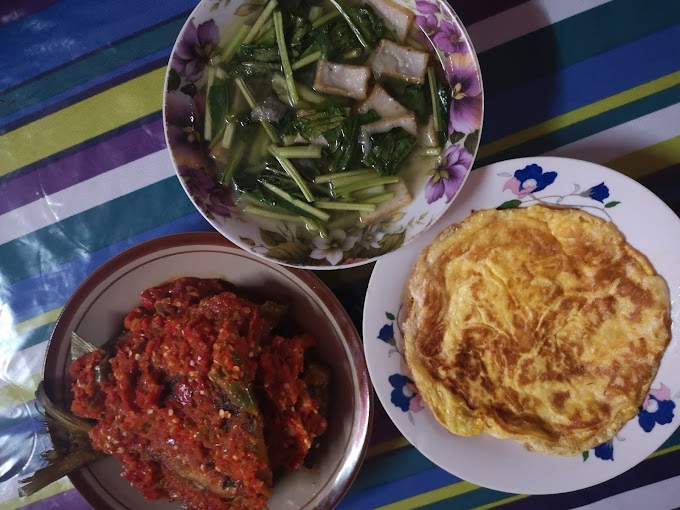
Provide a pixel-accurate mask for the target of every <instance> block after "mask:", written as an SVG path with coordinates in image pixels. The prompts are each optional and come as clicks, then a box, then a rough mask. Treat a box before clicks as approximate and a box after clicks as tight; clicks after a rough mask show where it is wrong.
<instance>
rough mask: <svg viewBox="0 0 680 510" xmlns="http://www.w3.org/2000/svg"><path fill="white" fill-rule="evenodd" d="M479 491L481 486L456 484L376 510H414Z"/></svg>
mask: <svg viewBox="0 0 680 510" xmlns="http://www.w3.org/2000/svg"><path fill="white" fill-rule="evenodd" d="M477 489H479V486H478V485H475V484H472V483H470V482H465V481H463V482H456V483H452V484H451V485H447V486H446V487H441V488H439V489H434V490H432V491H428V492H423V493H422V494H418V495H417V496H412V497H410V498H406V499H402V500H401V501H395V502H394V503H390V504H389V505H384V506H381V507H378V508H376V509H375V510H412V509H414V508H419V507H421V506H425V505H429V504H431V503H436V502H437V501H442V500H444V499H448V498H453V497H456V496H460V495H461V494H465V493H466V492H471V491H474V490H477Z"/></svg>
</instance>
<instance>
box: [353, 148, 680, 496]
mask: <svg viewBox="0 0 680 510" xmlns="http://www.w3.org/2000/svg"><path fill="white" fill-rule="evenodd" d="M532 163H535V164H537V165H539V166H541V167H546V166H549V165H550V164H551V163H557V164H560V165H570V164H571V165H578V166H580V167H591V168H597V169H598V170H599V171H601V172H603V173H605V174H608V175H612V176H614V177H615V178H616V179H620V181H622V182H625V183H626V185H627V186H631V187H632V188H634V192H635V194H636V195H638V196H644V197H645V198H646V199H647V200H652V201H654V202H655V203H656V206H657V207H658V208H659V211H661V212H662V213H663V214H667V215H669V218H668V219H669V220H671V221H674V222H675V224H676V227H677V229H678V231H680V217H678V215H677V214H676V213H675V211H673V209H671V208H670V207H669V206H668V204H666V203H665V202H664V201H663V200H662V199H661V198H660V197H658V196H657V195H656V194H655V193H653V192H652V191H651V190H649V189H648V188H647V187H645V186H644V185H643V184H641V183H640V182H638V181H637V180H635V179H633V178H631V177H629V176H627V175H625V174H624V173H622V172H619V171H617V170H614V169H612V168H609V167H606V166H604V165H602V164H599V163H594V162H591V161H585V160H580V159H576V158H568V157H560V156H525V157H519V158H511V159H507V160H501V161H497V162H494V163H490V164H488V165H485V166H484V167H480V168H476V169H474V170H473V171H472V172H471V173H474V172H477V171H486V172H491V171H493V167H498V166H500V165H504V166H509V165H514V166H516V167H517V168H522V167H523V166H526V165H527V164H532ZM468 191H469V190H468ZM460 204H461V202H458V205H459V206H460ZM454 210H455V206H453V207H451V208H449V209H448V210H447V211H446V212H445V214H444V215H442V217H441V218H440V219H439V220H438V221H437V222H436V223H435V224H434V225H433V226H432V227H431V229H432V232H437V234H435V236H436V235H438V233H439V232H441V231H443V230H444V229H445V228H446V227H448V226H449V225H452V224H454V223H455V221H454V220H453V219H449V218H450V216H452V215H453V213H454ZM673 218H674V220H673ZM625 235H626V233H625V232H624V236H625ZM417 242H418V241H416V243H417ZM414 246H415V245H412V246H411V247H410V248H411V250H415V247H414ZM424 248H425V246H423V247H421V248H420V249H419V250H418V251H417V253H420V252H421V251H422V249H424ZM636 249H637V248H636ZM407 252H408V249H406V250H404V251H403V252H401V254H400V256H405V254H406V253H407ZM390 255H392V254H390ZM415 256H417V254H415ZM645 257H647V258H648V259H649V257H648V255H647V254H645ZM396 258H397V256H396V255H394V256H393V257H392V258H390V257H389V256H388V257H386V258H384V259H380V260H378V261H376V265H375V267H374V270H373V272H372V273H371V278H370V280H369V284H368V290H367V293H366V300H365V301H364V308H363V322H362V334H363V336H364V338H365V339H366V338H370V337H371V334H372V333H371V332H368V331H367V327H368V326H370V325H369V324H368V321H369V319H368V317H369V314H368V313H367V311H370V310H368V308H369V307H374V306H375V303H377V301H378V299H379V298H380V293H379V292H378V291H377V290H376V289H377V288H378V287H379V285H378V283H377V274H378V269H379V266H381V267H384V266H387V265H388V264H394V263H395V262H396ZM650 262H651V263H652V265H653V266H655V263H654V260H650ZM395 266H396V267H395V268H396V269H397V270H396V271H395V270H394V269H393V270H392V272H393V273H396V274H402V273H403V274H404V275H405V276H404V283H405V282H406V281H407V280H408V278H409V275H410V274H411V270H412V267H411V266H408V267H406V265H404V267H403V268H399V266H397V265H396V264H395ZM398 269H402V271H399V270H398ZM655 269H656V267H655ZM669 290H671V294H670V303H671V313H672V309H673V307H674V305H675V303H674V295H673V293H672V289H669ZM369 298H372V300H373V301H372V300H371V299H369ZM399 304H400V305H401V304H402V301H401V298H400V300H399ZM397 320H398V318H397ZM373 333H375V332H373ZM373 336H374V335H373ZM674 341H675V342H680V337H677V338H676V337H675V336H673V334H672V330H671V340H670V341H669V343H668V346H667V349H668V347H670V346H671V343H672V342H674ZM368 345H369V344H368V342H366V341H364V354H365V356H366V362H367V365H368V367H369V375H370V376H371V380H372V381H373V380H374V379H375V377H376V376H377V374H376V373H375V365H376V361H375V360H373V361H369V359H372V358H370V355H369V350H370V349H371V348H370V347H368ZM666 352H667V350H666V351H665V352H664V357H665V356H666ZM678 362H680V361H678ZM661 363H663V358H662V362H661ZM371 367H374V368H373V370H372V368H371ZM660 367H661V364H660V365H659V368H660ZM380 375H383V374H382V373H381V374H380ZM657 376H658V374H657ZM657 376H655V379H654V381H652V384H654V383H655V381H656V377H657ZM374 389H375V393H376V395H377V397H378V401H379V402H380V403H381V405H382V406H383V407H384V408H385V410H386V414H387V415H388V416H389V418H390V420H391V421H392V423H393V424H394V426H395V427H396V428H397V430H399V432H400V433H401V434H402V435H403V436H404V438H405V439H406V440H407V441H409V443H410V444H411V445H412V446H413V447H414V448H415V449H416V450H417V451H418V452H419V453H421V454H422V455H423V456H425V457H426V458H427V459H428V460H430V461H431V462H433V463H434V464H435V465H436V466H438V467H439V468H441V469H442V470H444V471H447V472H448V473H451V474H453V475H454V476H456V477H458V478H460V479H461V480H466V481H469V482H471V483H474V484H476V485H479V486H480V487H485V488H488V489H491V490H497V491H503V492H509V493H518V494H519V493H521V494H527V495H548V494H562V493H567V492H573V491H577V490H582V489H586V488H589V487H593V486H596V485H599V484H601V483H604V482H607V481H611V480H612V479H614V478H617V477H619V476H620V475H622V474H624V473H626V472H628V471H629V470H631V469H632V468H634V467H635V466H637V465H639V464H640V463H642V462H643V461H644V460H645V459H646V458H647V456H648V455H650V454H652V453H653V452H654V451H657V450H658V449H659V448H660V447H661V446H662V445H663V444H664V442H665V441H667V440H668V438H669V437H670V436H671V435H672V434H673V433H674V432H675V431H676V430H678V429H680V423H675V424H674V425H672V429H671V430H670V432H669V434H668V435H665V436H664V438H663V439H662V440H661V441H660V442H659V444H658V445H657V446H656V447H655V449H654V450H652V451H650V452H647V453H646V454H645V456H644V457H642V458H641V459H640V460H639V461H637V462H635V463H634V464H630V465H628V466H627V467H625V468H624V469H623V470H622V471H619V472H618V473H616V474H614V475H612V476H609V477H607V478H604V479H602V480H599V481H595V482H589V483H586V484H580V485H575V486H570V487H565V488H562V489H559V490H547V491H546V490H540V489H535V490H527V489H526V487H522V488H520V490H519V491H518V488H513V487H512V486H510V485H504V484H502V483H500V484H496V483H493V482H492V483H489V482H488V481H487V480H485V479H480V478H475V477H472V478H473V479H471V478H464V477H462V476H460V475H459V474H458V473H457V472H456V471H459V470H457V469H449V468H448V467H445V466H443V465H442V464H440V463H439V462H438V461H437V460H435V459H434V458H433V456H432V455H430V454H429V452H427V453H426V452H424V451H422V449H421V448H419V447H418V446H417V445H415V444H414V443H412V442H411V441H410V440H409V439H408V437H407V434H405V433H404V430H402V427H401V426H400V425H399V424H398V423H397V422H396V421H395V420H393V419H392V412H393V411H392V410H391V409H390V411H387V409H389V408H390V406H391V405H392V403H391V400H390V395H389V394H383V393H381V391H379V390H378V388H377V387H376V386H375V384H374ZM432 419H433V420H435V419H434V418H432ZM633 419H634V418H633ZM435 422H436V420H435ZM436 423H437V425H438V426H439V427H442V430H443V431H444V432H446V431H445V429H443V426H441V424H439V423H438V422H436ZM406 432H409V431H406ZM408 435H410V436H413V434H412V433H409V434H408ZM480 437H481V435H480ZM503 441H509V442H510V441H513V440H510V439H504V440H503ZM513 442H515V443H517V442H516V441H513ZM517 444H519V443H517Z"/></svg>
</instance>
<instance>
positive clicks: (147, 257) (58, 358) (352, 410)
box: [43, 233, 372, 510]
mask: <svg viewBox="0 0 680 510" xmlns="http://www.w3.org/2000/svg"><path fill="white" fill-rule="evenodd" d="M181 276H195V277H199V278H222V279H224V280H227V281H229V282H231V283H233V284H235V285H236V286H238V287H239V288H242V289H244V291H251V292H254V293H257V294H259V295H260V296H263V297H267V298H269V299H273V300H281V301H282V302H290V303H291V309H290V312H289V313H290V314H291V316H292V319H293V320H294V322H295V323H296V324H297V325H298V326H299V327H300V329H301V330H303V331H307V332H309V333H311V334H312V335H314V336H315V337H316V338H317V339H319V342H318V346H317V348H318V351H319V356H320V358H321V359H323V360H324V361H325V362H326V363H328V365H329V366H330V367H331V370H332V374H333V398H332V400H331V401H332V402H333V404H332V406H331V408H330V411H329V413H330V415H329V419H328V421H329V427H328V430H327V431H326V433H325V435H324V436H323V438H324V441H323V442H322V443H320V444H321V448H320V452H319V457H318V458H317V459H316V460H315V464H314V467H312V468H311V469H306V468H301V469H299V470H297V471H294V472H292V473H287V474H286V475H284V476H282V477H281V479H279V480H278V481H277V482H276V484H275V485H274V488H273V491H272V496H271V497H270V499H269V501H268V508H269V509H271V510H275V509H276V510H298V509H300V508H310V509H311V508H314V509H330V508H333V506H334V505H335V504H337V502H338V501H339V500H340V498H341V497H342V495H343V494H344V493H345V492H346V491H347V489H348V488H349V485H350V484H351V482H352V480H353V479H354V477H355V476H356V473H357V471H358V470H359V466H360V465H361V461H362V459H363V456H364V454H365V451H366V448H367V445H368V437H369V433H370V425H371V411H372V392H371V390H370V385H369V382H368V375H367V373H366V365H365V362H364V359H363V356H362V355H361V340H360V338H359V335H358V333H357V332H356V329H355V328H354V325H353V324H352V321H351V319H350V318H349V316H348V315H347V312H345V309H344V308H343V307H342V305H341V304H340V302H339V301H338V300H337V299H336V298H335V296H334V295H333V294H332V293H331V292H330V290H328V288H327V287H326V286H325V285H324V284H323V283H322V282H321V281H320V280H319V279H318V278H317V277H316V276H314V275H313V274H312V273H311V272H309V271H302V270H297V269H288V268H285V267H281V266H279V265H277V264H274V263H272V262H269V261H266V260H264V259H262V258H260V257H257V256H255V255H253V254H252V253H247V252H245V251H243V250H241V249H239V248H237V247H236V246H234V245H233V244H231V243H230V242H229V241H227V240H226V239H224V238H223V237H222V236H220V235H219V234H217V233H189V234H177V235H172V236H166V237H161V238H158V239H154V240H152V241H148V242H146V243H143V244H140V245H138V246H135V247H133V248H131V249H129V250H126V251H125V252H123V253H121V254H119V255H117V256H116V257H114V258H113V259H111V260H109V261H108V262H106V263H105V264H104V265H103V266H101V267H100V268H99V269H97V270H96V271H95V272H94V273H93V274H92V275H91V276H90V277H88V279H87V280H85V282H84V283H83V284H82V285H81V286H80V287H79V288H78V290H77V291H76V292H75V293H74V295H73V296H72V297H71V299H70V300H69V301H68V303H67V304H66V306H65V307H64V311H63V312H62V314H61V316H60V317H59V320H58V322H57V325H56V326H55V329H54V332H53V334H52V337H51V339H50V343H49V346H48V349H47V357H46V361H45V369H44V376H43V377H44V383H45V389H46V391H47V393H48V395H49V396H50V398H51V399H52V401H53V402H54V403H55V404H56V405H57V406H59V407H61V408H63V409H68V408H69V407H70V401H71V392H70V385H71V381H70V378H69V376H68V365H69V363H70V354H69V353H70V340H69V339H70V335H71V332H72V331H75V332H77V333H78V334H80V336H82V337H83V338H86V339H87V340H89V341H91V342H92V343H94V344H95V345H102V344H103V343H104V342H106V341H107V339H109V338H112V337H114V336H116V335H117V334H118V333H120V330H121V328H122V324H123V317H124V316H125V314H126V312H127V311H128V310H130V309H132V308H134V307H135V306H138V304H139V294H140V292H141V291H143V290H144V289H147V288H149V287H153V286H156V285H160V284H162V283H165V282H167V281H169V280H172V279H175V278H179V277H181ZM70 478H71V481H72V482H73V485H74V486H75V487H76V488H77V489H78V490H79V491H80V492H81V494H82V495H83V496H84V497H85V499H87V501H88V502H89V503H90V504H91V505H92V506H93V507H94V508H96V509H98V510H146V509H167V510H171V509H174V510H177V509H178V508H182V507H181V506H180V505H179V504H178V503H170V502H168V501H148V500H145V499H144V498H143V497H142V495H141V494H140V493H139V492H138V491H137V490H136V489H134V488H133V487H132V486H131V485H130V484H129V483H128V482H127V481H126V480H124V479H123V478H121V476H120V464H119V463H118V461H117V460H116V459H114V458H113V457H108V458H105V459H102V460H100V461H98V462H95V463H93V464H91V465H89V466H86V467H85V468H83V469H81V470H79V471H76V472H74V473H73V474H71V475H70Z"/></svg>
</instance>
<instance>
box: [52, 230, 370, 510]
mask: <svg viewBox="0 0 680 510" xmlns="http://www.w3.org/2000/svg"><path fill="white" fill-rule="evenodd" d="M192 245H196V246H198V245H202V246H206V245H211V246H216V247H219V248H228V249H233V250H238V251H239V252H240V254H241V255H245V256H246V257H247V258H248V259H251V260H253V261H256V262H258V263H261V264H263V265H265V266H269V267H270V268H273V269H276V270H280V271H282V272H283V273H284V274H285V273H290V274H292V275H293V276H295V277H297V278H298V279H299V280H300V281H301V282H302V283H303V284H304V285H305V286H306V287H307V288H308V289H309V290H310V292H311V293H313V294H315V295H316V297H318V298H319V299H320V300H321V302H322V303H323V304H324V305H325V306H326V307H327V308H328V310H329V312H331V314H332V315H333V318H334V319H335V321H336V322H337V324H338V328H339V330H340V333H341V335H342V338H343V339H344V342H345V345H346V346H347V348H348V350H349V354H350V363H351V365H352V367H353V370H354V373H355V375H356V378H357V382H358V387H357V393H358V397H359V408H358V410H357V422H358V423H359V428H360V429H362V433H361V436H360V440H359V443H360V444H359V447H358V448H357V446H356V445H354V447H353V446H352V440H351V438H350V439H349V445H348V446H349V448H348V450H350V451H351V450H355V451H354V452H353V453H354V454H355V455H356V458H357V462H356V465H355V466H354V468H353V469H352V470H349V471H348V470H343V469H340V468H338V470H336V478H335V479H332V480H330V481H329V482H333V486H332V487H331V489H330V490H329V492H328V494H327V495H326V498H325V501H324V502H323V505H320V506H317V507H315V508H319V509H326V508H327V509H332V508H333V507H335V506H336V505H337V504H338V503H339V502H340V500H341V499H342V498H343V497H344V496H345V494H346V493H347V491H349V489H350V487H351V486H352V484H353V482H354V480H355V479H356V477H357V475H358V473H359V470H360V469H361V466H362V465H363V462H364V460H365V458H366V454H367V452H368V447H369V443H370V436H371V431H372V428H373V418H374V405H375V398H374V395H373V393H374V392H373V387H372V385H371V383H370V378H369V373H368V366H367V363H366V358H365V356H364V351H363V345H362V340H361V336H360V334H359V332H358V331H357V329H356V327H355V326H354V323H353V322H352V319H351V318H350V316H349V314H348V312H347V310H346V309H345V308H344V306H343V305H342V304H341V303H340V301H339V300H338V298H337V297H336V296H335V294H333V292H332V291H331V290H330V289H329V288H328V286H327V285H326V284H325V283H324V282H323V281H322V280H321V279H320V278H319V277H318V276H316V275H315V274H314V273H312V272H311V271H309V270H306V269H302V268H297V267H289V266H283V265H281V264H277V263H276V262H274V261H272V260H269V259H263V258H261V257H258V256H256V255H255V254H253V253H251V252H249V251H246V250H243V249H242V248H240V247H239V246H236V245H235V244H234V243H232V242H231V241H230V240H228V239H227V238H225V237H224V236H223V235H221V234H220V233H219V232H184V233H177V234H169V235H165V236H161V237H157V238H154V239H150V240H148V241H145V242H142V243H140V244H137V245H134V246H132V247H130V248H127V249H126V250H123V251H122V252H120V253H118V254H116V255H115V256H113V257H111V258H110V259H108V260H107V261H106V262H104V263H103V264H101V265H100V266H98V267H97V268H96V269H95V270H94V271H93V272H92V273H91V274H90V275H88V276H87V277H86V278H85V280H83V282H82V283H81V284H80V285H79V286H78V288H77V289H76V290H75V291H74V292H73V294H72V295H71V296H70V297H69V299H68V301H67V302H66V304H65V305H64V307H63V309H62V311H61V312H60V314H59V316H58V318H57V320H56V322H55V325H54V328H53V330H52V333H51V334H50V337H49V340H48V341H47V346H46V350H45V356H44V361H43V367H42V380H43V384H44V387H45V391H46V392H47V394H48V395H50V396H51V395H52V394H53V389H54V387H55V381H54V380H53V378H54V376H55V374H57V372H58V369H57V365H56V352H57V349H55V348H53V345H57V343H58V342H59V339H60V338H65V337H66V336H67V335H68V331H66V330H67V327H66V326H67V324H68V323H70V321H71V320H72V319H73V317H74V316H75V314H76V313H77V311H78V310H79V308H80V307H81V305H82V302H83V301H84V300H85V299H87V297H88V296H89V295H91V293H92V292H93V291H94V290H95V289H96V287H97V286H98V285H100V284H101V283H102V282H103V281H104V280H106V278H108V277H109V276H111V275H112V274H113V273H115V272H116V271H118V270H120V269H121V268H123V267H125V266H126V265H128V264H129V263H131V262H132V261H134V260H137V259H139V258H141V257H144V256H148V255H151V254H153V253H156V252H159V251H163V250H168V249H172V248H186V247H190V246H192ZM225 256H228V254H227V253H225ZM48 433H49V434H50V439H51V437H52V434H51V432H49V430H48ZM86 467H87V466H84V468H86ZM84 468H81V469H78V470H76V471H73V472H72V473H70V474H68V475H67V476H68V478H69V480H70V481H71V483H72V484H73V486H74V488H75V489H76V490H77V491H78V492H79V493H80V494H81V495H82V497H83V498H84V499H85V500H86V501H87V502H88V503H89V504H90V505H92V506H93V508H97V509H102V510H116V509H115V507H112V506H111V505H110V504H109V502H108V501H107V500H105V499H104V498H103V497H102V496H100V494H99V492H98V491H97V489H96V488H94V487H93V486H92V484H90V482H88V480H87V479H86V476H85V475H84V472H83V471H84ZM326 485H328V484H326ZM326 485H324V487H325V486H326ZM130 488H131V490H137V489H135V488H134V487H133V486H132V485H131V486H130ZM322 488H323V487H322ZM317 495H318V493H317ZM314 497H315V498H316V496H314ZM313 501H314V500H312V502H313Z"/></svg>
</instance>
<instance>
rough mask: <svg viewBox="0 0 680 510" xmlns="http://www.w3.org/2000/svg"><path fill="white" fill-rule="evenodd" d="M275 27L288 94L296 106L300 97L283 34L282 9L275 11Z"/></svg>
mask: <svg viewBox="0 0 680 510" xmlns="http://www.w3.org/2000/svg"><path fill="white" fill-rule="evenodd" d="M274 27H275V30H276V43H277V44H278V46H279V53H280V54H281V65H282V67H283V76H284V77H285V78H286V85H287V86H288V95H289V96H290V102H291V104H292V105H293V106H295V105H297V104H298V101H299V98H298V93H297V90H296V88H295V80H294V79H293V69H292V68H291V67H290V60H289V59H288V48H287V47H286V39H285V36H284V34H283V16H282V15H281V12H280V11H276V12H275V13H274Z"/></svg>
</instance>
